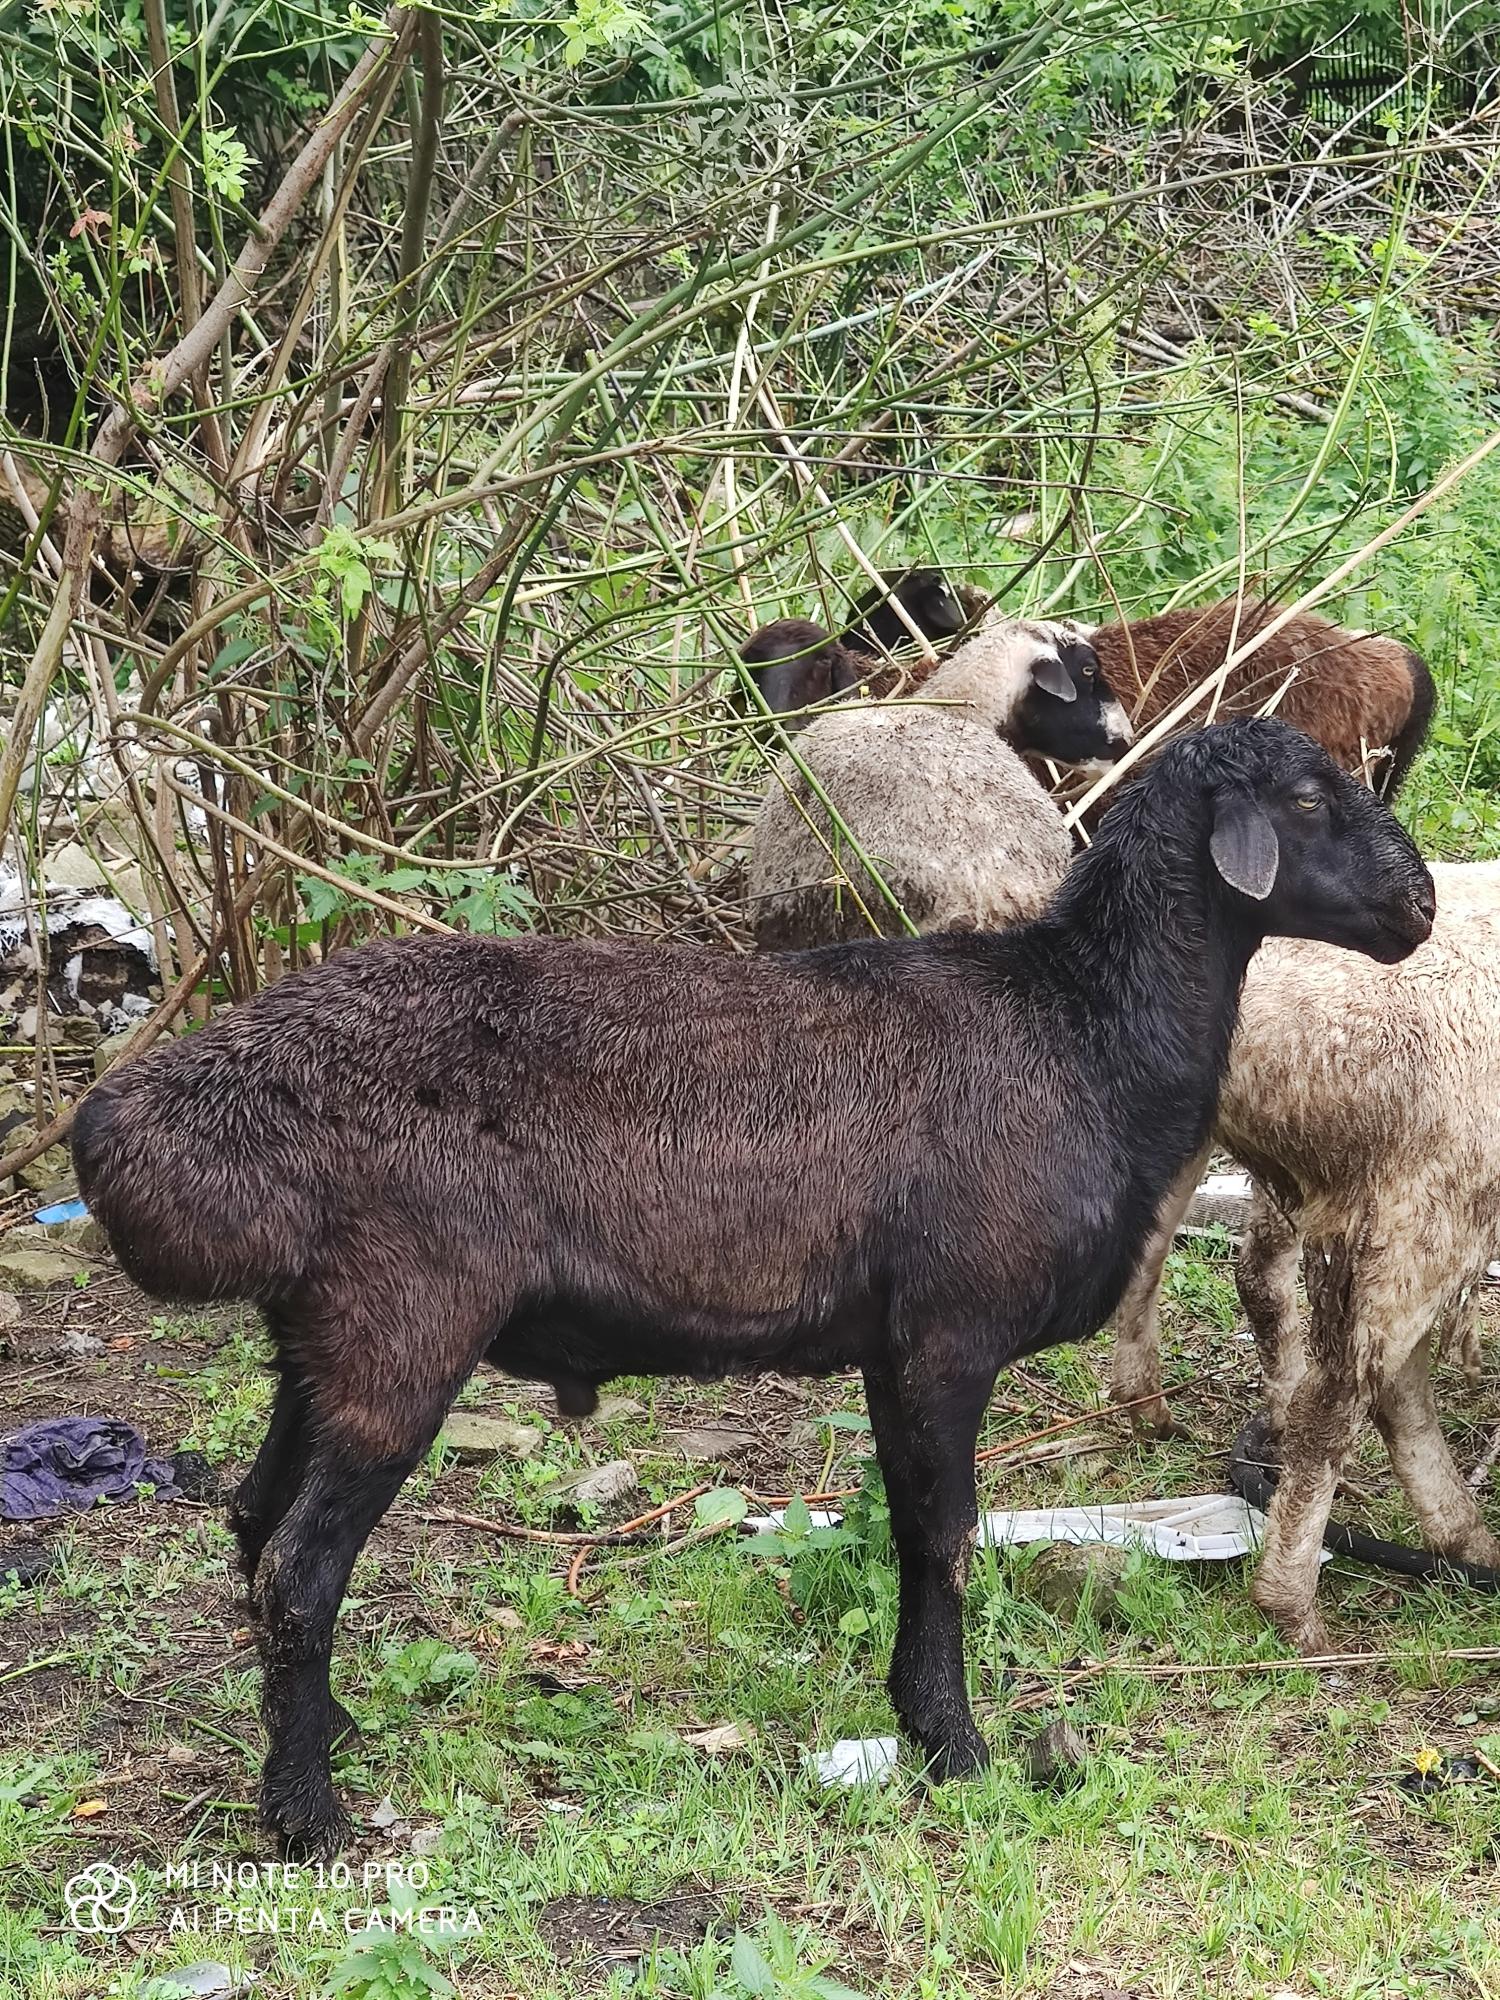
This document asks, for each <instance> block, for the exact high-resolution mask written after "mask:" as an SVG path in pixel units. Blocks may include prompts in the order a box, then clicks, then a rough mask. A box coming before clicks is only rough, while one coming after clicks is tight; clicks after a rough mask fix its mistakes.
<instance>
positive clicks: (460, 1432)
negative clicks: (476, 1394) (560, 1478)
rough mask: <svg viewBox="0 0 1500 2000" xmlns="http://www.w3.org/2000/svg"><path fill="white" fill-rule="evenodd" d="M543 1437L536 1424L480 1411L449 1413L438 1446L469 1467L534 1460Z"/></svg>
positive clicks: (451, 1411) (454, 1411) (453, 1411)
mask: <svg viewBox="0 0 1500 2000" xmlns="http://www.w3.org/2000/svg"><path fill="white" fill-rule="evenodd" d="M543 1437H544V1433H543V1432H541V1431H539V1430H538V1429H537V1427H536V1425H535V1424H518V1423H514V1422H513V1421H512V1420H511V1419H510V1418H509V1417H491V1416H487V1415H486V1414H485V1413H484V1411H482V1410H450V1411H449V1413H448V1420H447V1422H446V1423H445V1424H444V1425H443V1428H442V1432H441V1434H440V1436H439V1439H438V1442H439V1443H440V1444H441V1445H442V1446H443V1448H444V1450H446V1451H451V1452H452V1453H453V1454H454V1456H455V1457H456V1458H458V1459H459V1461H460V1462H461V1463H462V1464H465V1465H470V1464H482V1463H483V1462H484V1461H485V1460H487V1459H491V1458H533V1457H534V1456H535V1455H536V1452H537V1450H538V1448H539V1447H540V1446H541V1444H542V1441H543Z"/></svg>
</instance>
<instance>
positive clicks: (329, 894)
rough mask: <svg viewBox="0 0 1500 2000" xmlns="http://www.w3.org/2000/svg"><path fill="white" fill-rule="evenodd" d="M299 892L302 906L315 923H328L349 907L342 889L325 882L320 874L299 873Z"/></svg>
mask: <svg viewBox="0 0 1500 2000" xmlns="http://www.w3.org/2000/svg"><path fill="white" fill-rule="evenodd" d="M297 893H298V894H299V895H300V896H301V898H302V907H303V909H305V910H306V912H307V914H308V915H309V916H310V917H311V918H312V920H313V922H314V923H318V924H321V923H326V922H327V920H328V919H329V918H330V917H336V916H338V915H340V914H341V913H342V911H344V910H345V909H346V908H347V907H348V899H347V898H346V897H345V895H344V893H343V891H342V890H341V889H336V888H335V887H334V885H333V884H332V883H331V882H325V881H324V880H323V879H322V877H321V876H319V875H299V876H298V877H297Z"/></svg>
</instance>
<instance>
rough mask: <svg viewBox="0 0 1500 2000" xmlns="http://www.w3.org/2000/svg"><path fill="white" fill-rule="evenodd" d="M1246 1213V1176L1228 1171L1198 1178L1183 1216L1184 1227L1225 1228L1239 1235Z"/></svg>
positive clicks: (1232, 1233) (1247, 1209)
mask: <svg viewBox="0 0 1500 2000" xmlns="http://www.w3.org/2000/svg"><path fill="white" fill-rule="evenodd" d="M1249 1212H1250V1176H1249V1175H1248V1174H1244V1173H1238V1172H1233V1171H1231V1172H1229V1173H1222V1174H1210V1175H1209V1176H1208V1178H1207V1179H1206V1180H1203V1181H1200V1182H1199V1184H1198V1186H1197V1188H1196V1189H1195V1190H1194V1193H1193V1198H1192V1200H1191V1201H1190V1202H1189V1203H1188V1212H1187V1214H1186V1215H1185V1216H1184V1217H1183V1227H1184V1228H1185V1229H1227V1230H1228V1231H1229V1233H1230V1235H1231V1236H1239V1235H1241V1234H1242V1233H1243V1231H1244V1227H1245V1218H1246V1216H1247V1215H1248V1214H1249Z"/></svg>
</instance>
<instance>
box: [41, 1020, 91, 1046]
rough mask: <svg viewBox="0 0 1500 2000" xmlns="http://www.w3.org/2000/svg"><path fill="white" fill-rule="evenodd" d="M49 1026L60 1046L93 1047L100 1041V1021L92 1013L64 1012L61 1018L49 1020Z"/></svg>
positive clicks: (54, 1039)
mask: <svg viewBox="0 0 1500 2000" xmlns="http://www.w3.org/2000/svg"><path fill="white" fill-rule="evenodd" d="M47 1027H48V1033H49V1034H50V1035H51V1037H52V1040H53V1042H54V1043H55V1044H56V1045H57V1046H58V1047H59V1048H63V1049H92V1048H94V1047H96V1046H97V1044H98V1041H99V1023H98V1022H97V1021H96V1020H95V1019H94V1017H93V1015H92V1014H64V1015H63V1016H62V1018H61V1019H60V1020H55V1021H49V1022H48V1024H47Z"/></svg>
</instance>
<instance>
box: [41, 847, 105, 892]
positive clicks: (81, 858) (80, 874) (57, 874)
mask: <svg viewBox="0 0 1500 2000" xmlns="http://www.w3.org/2000/svg"><path fill="white" fill-rule="evenodd" d="M43 873H44V874H45V875H46V878H47V887H48V888H49V889H102V888H103V887H104V870H103V869H102V868H101V867H100V866H99V864H98V862H97V861H96V860H95V859H94V857H93V855H92V854H90V853H89V851H88V849H87V848H86V847H83V846H80V844H79V843H78V842H77V841H76V840H68V841H64V843H63V844H62V846H61V847H54V848H53V849H52V851H51V852H50V853H49V854H47V855H46V856H45V857H44V859H43Z"/></svg>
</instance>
